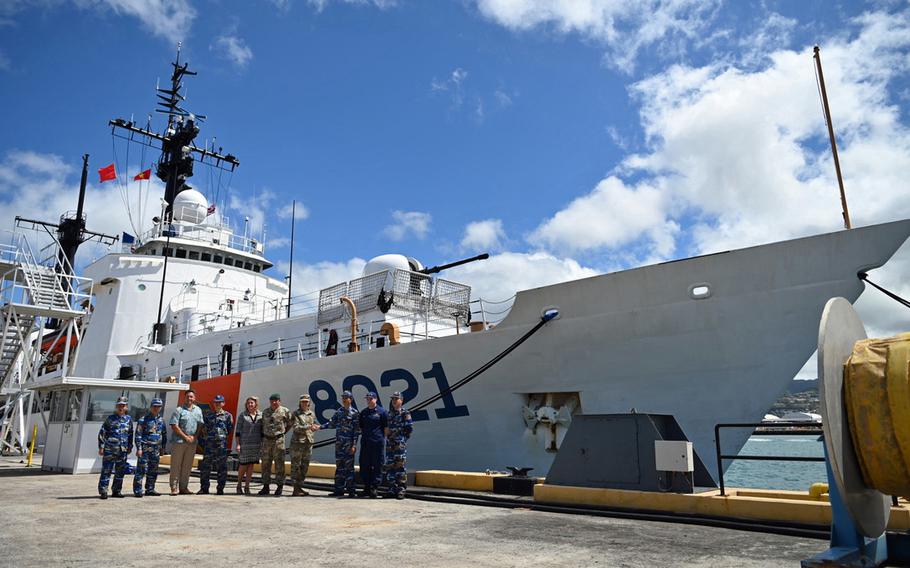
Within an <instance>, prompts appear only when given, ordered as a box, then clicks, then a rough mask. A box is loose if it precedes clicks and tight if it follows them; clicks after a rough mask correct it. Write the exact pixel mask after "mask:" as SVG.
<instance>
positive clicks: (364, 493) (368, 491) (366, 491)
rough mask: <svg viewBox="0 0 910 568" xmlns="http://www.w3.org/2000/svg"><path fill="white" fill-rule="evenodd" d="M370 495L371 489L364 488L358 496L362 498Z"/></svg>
mask: <svg viewBox="0 0 910 568" xmlns="http://www.w3.org/2000/svg"><path fill="white" fill-rule="evenodd" d="M369 496H370V490H369V489H364V490H363V491H361V492H360V494H359V495H358V497H360V498H361V499H363V498H364V497H369Z"/></svg>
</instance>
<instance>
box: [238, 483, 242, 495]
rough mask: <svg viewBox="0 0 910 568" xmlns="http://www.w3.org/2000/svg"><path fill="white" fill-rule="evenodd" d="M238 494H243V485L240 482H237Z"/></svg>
mask: <svg viewBox="0 0 910 568" xmlns="http://www.w3.org/2000/svg"><path fill="white" fill-rule="evenodd" d="M237 495H243V487H242V486H241V485H240V484H239V483H238V484H237Z"/></svg>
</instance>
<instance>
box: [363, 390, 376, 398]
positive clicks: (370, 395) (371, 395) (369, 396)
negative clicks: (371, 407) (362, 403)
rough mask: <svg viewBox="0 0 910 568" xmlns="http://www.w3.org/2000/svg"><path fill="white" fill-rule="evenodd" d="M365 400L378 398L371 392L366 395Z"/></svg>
mask: <svg viewBox="0 0 910 568" xmlns="http://www.w3.org/2000/svg"><path fill="white" fill-rule="evenodd" d="M363 398H376V393H375V392H373V391H370V392H368V393H367V395H366V396H365V397H363Z"/></svg>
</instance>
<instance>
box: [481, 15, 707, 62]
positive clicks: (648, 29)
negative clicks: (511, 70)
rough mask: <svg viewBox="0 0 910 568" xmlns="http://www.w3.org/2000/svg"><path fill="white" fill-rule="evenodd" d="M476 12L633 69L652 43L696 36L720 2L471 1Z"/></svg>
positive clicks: (672, 49)
mask: <svg viewBox="0 0 910 568" xmlns="http://www.w3.org/2000/svg"><path fill="white" fill-rule="evenodd" d="M474 1H475V3H476V5H477V8H478V10H479V11H480V13H481V14H482V15H483V16H485V17H486V18H489V19H490V20H493V21H495V22H497V23H499V24H500V25H503V26H505V27H507V28H509V29H512V30H516V31H530V30H534V29H537V28H551V29H553V30H555V31H556V32H558V33H563V34H571V33H577V34H579V35H581V36H582V37H584V38H586V39H590V40H594V41H596V42H599V43H601V44H603V45H604V46H605V48H606V50H607V53H606V59H607V61H608V62H609V63H611V64H612V65H613V66H615V67H616V68H618V69H621V70H623V71H626V72H631V71H632V70H633V69H634V66H635V60H636V58H637V56H638V53H639V52H640V51H641V50H642V49H645V48H647V47H650V46H656V47H657V48H658V50H659V51H661V52H663V53H676V52H678V51H679V50H680V49H682V48H681V47H680V46H681V45H682V42H680V40H681V39H682V40H697V39H699V38H700V36H701V35H702V34H703V33H704V31H705V30H706V28H707V25H708V24H709V23H710V22H711V21H712V20H713V19H714V14H715V12H716V11H717V9H718V7H719V5H720V2H719V1H718V0H708V1H705V0H653V1H651V2H626V1H624V0H574V1H558V2H552V1H546V0H474Z"/></svg>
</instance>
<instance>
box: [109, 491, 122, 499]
mask: <svg viewBox="0 0 910 568" xmlns="http://www.w3.org/2000/svg"><path fill="white" fill-rule="evenodd" d="M111 497H113V498H114V499H123V493H121V492H119V491H112V492H111Z"/></svg>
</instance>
